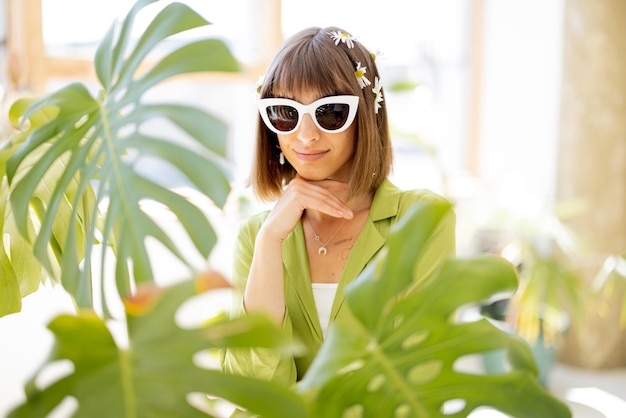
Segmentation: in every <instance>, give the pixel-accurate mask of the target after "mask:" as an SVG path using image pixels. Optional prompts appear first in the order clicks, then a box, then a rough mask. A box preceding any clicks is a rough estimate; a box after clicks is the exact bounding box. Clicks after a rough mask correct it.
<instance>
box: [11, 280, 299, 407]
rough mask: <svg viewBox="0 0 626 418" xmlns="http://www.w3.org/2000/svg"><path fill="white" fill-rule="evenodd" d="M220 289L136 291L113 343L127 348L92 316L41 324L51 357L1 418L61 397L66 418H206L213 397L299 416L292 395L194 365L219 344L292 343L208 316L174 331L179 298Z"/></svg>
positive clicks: (54, 403) (268, 326)
mask: <svg viewBox="0 0 626 418" xmlns="http://www.w3.org/2000/svg"><path fill="white" fill-rule="evenodd" d="M220 286H227V282H226V281H224V279H222V278H221V276H219V275H215V274H207V275H203V276H200V277H199V278H198V279H196V280H191V281H186V282H183V283H180V284H177V285H174V286H172V287H169V288H157V287H156V286H154V285H151V284H147V285H144V286H142V287H141V289H140V290H139V291H138V292H137V294H136V295H135V296H133V297H132V298H130V299H126V300H125V306H126V315H127V333H126V334H125V335H124V337H123V338H120V337H119V336H118V340H122V341H128V343H127V345H128V347H120V346H119V345H118V344H117V343H116V340H115V339H114V338H113V336H112V335H111V332H110V331H109V329H108V328H107V325H106V323H105V322H104V321H103V320H102V319H101V318H99V317H98V316H96V315H95V314H94V313H93V312H91V311H87V310H84V311H81V312H79V314H78V315H77V316H72V315H61V316H58V317H57V318H55V319H53V321H52V322H51V323H50V325H49V328H50V330H51V331H52V332H53V333H54V335H55V337H56V344H55V346H54V349H53V351H52V356H51V358H50V359H49V361H48V364H47V365H45V367H43V368H42V369H41V370H40V372H39V373H37V374H36V375H35V377H34V378H33V380H32V382H31V383H30V384H29V386H28V387H27V393H26V396H27V400H26V402H25V403H24V404H23V405H20V406H19V407H17V408H16V409H15V410H13V411H12V412H11V413H10V415H9V417H12V418H18V417H29V418H33V417H45V416H48V414H49V413H50V412H51V411H52V410H54V409H55V408H56V407H58V406H59V405H60V404H61V402H62V401H63V400H64V399H65V398H67V397H73V398H74V399H75V401H76V406H75V408H76V409H75V410H74V411H71V412H72V413H73V415H72V416H74V417H76V418H78V417H89V418H94V417H120V418H121V417H168V418H169V417H205V416H214V415H213V414H214V413H217V412H219V408H217V406H218V405H215V403H216V402H217V401H216V400H217V399H221V400H228V401H230V402H231V403H234V404H236V405H239V406H241V407H244V408H246V409H247V410H248V411H251V412H254V413H256V414H261V415H263V416H267V417H275V418H281V417H284V418H293V417H294V416H297V417H304V416H306V413H307V412H306V409H305V405H304V402H303V401H302V399H300V398H299V397H298V395H297V394H295V393H294V392H293V391H291V390H289V389H287V388H284V387H282V386H278V385H275V384H272V383H269V382H264V381H260V380H255V379H252V378H246V377H242V376H237V375H229V374H225V373H222V372H221V371H219V370H216V369H211V368H209V367H206V366H202V361H198V357H201V355H202V354H203V353H205V354H206V353H210V352H211V351H215V350H217V349H220V348H222V347H225V346H228V347H249V346H260V347H272V348H275V349H283V348H284V349H285V350H289V347H290V346H291V344H290V342H289V341H287V340H285V338H284V337H283V335H282V333H281V332H280V330H279V329H278V328H277V327H276V326H275V325H274V324H273V323H272V322H271V321H270V320H269V319H267V318H265V317H249V318H246V319H237V320H225V319H219V317H216V318H215V319H213V320H211V321H208V322H206V323H204V324H202V325H201V326H198V327H185V328H181V326H180V325H177V322H176V320H175V318H176V317H177V311H179V309H180V308H181V306H183V305H182V304H183V302H184V301H186V300H188V299H189V298H191V297H192V296H194V295H195V294H197V292H198V291H202V292H204V291H207V290H208V289H211V288H215V287H220ZM206 357H207V358H209V359H210V356H209V355H208V354H207V355H206ZM61 361H63V362H66V363H67V362H71V365H72V367H71V368H70V370H69V372H66V374H65V375H64V376H63V377H60V378H58V379H57V380H55V381H53V382H52V383H50V384H49V385H48V386H47V387H44V388H38V387H37V385H36V384H35V382H36V381H37V379H38V377H39V376H40V375H41V374H44V373H46V368H47V367H49V366H51V365H52V366H54V365H55V364H57V363H58V362H61ZM196 363H198V365H197V364H196ZM208 363H210V362H208ZM48 374H50V372H48ZM192 394H200V397H199V398H200V400H199V401H196V402H197V403H199V405H198V406H199V408H200V409H198V408H197V407H195V406H192V405H191V402H190V400H189V399H190V396H191V395H192ZM215 409H217V410H218V411H217V412H215V411H214V410H215ZM212 411H214V412H212ZM66 412H68V411H67V410H66Z"/></svg>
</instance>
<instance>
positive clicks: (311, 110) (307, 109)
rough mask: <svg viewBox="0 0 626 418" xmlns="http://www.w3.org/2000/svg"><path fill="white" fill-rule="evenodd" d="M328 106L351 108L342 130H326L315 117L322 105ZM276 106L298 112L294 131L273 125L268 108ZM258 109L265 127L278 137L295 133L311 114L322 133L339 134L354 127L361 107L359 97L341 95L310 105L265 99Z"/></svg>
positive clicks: (319, 100) (282, 99) (273, 98)
mask: <svg viewBox="0 0 626 418" xmlns="http://www.w3.org/2000/svg"><path fill="white" fill-rule="evenodd" d="M326 104H347V105H348V108H349V110H348V117H347V118H346V123H344V124H343V126H342V127H341V128H338V129H334V130H332V129H326V128H324V127H323V126H322V125H320V123H319V122H318V120H317V118H316V117H315V111H316V110H317V108H318V107H320V106H322V105H326ZM276 105H283V106H291V107H293V108H294V109H296V111H297V112H298V121H297V122H296V126H294V128H293V129H291V130H289V131H280V130H278V129H276V128H275V127H274V125H272V122H271V121H270V118H269V116H268V114H267V108H268V107H270V106H276ZM258 107H259V114H260V115H261V118H262V119H263V122H265V126H267V128H268V129H269V130H270V131H272V132H274V133H276V134H278V135H288V134H291V133H293V132H295V131H296V130H297V129H298V128H299V127H300V124H301V123H302V119H303V118H304V115H305V114H309V115H310V116H311V119H312V120H313V123H315V126H317V128H318V129H319V130H320V131H322V132H326V133H330V134H338V133H341V132H343V131H345V130H346V129H348V128H349V127H350V125H352V122H354V118H355V116H356V112H357V110H358V107H359V96H352V95H340V96H328V97H322V98H321V99H318V100H316V101H314V102H313V103H310V104H308V105H304V104H302V103H300V102H297V101H295V100H292V99H285V98H275V97H269V98H265V99H260V100H259V104H258Z"/></svg>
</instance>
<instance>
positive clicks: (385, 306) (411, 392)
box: [298, 204, 570, 418]
mask: <svg viewBox="0 0 626 418" xmlns="http://www.w3.org/2000/svg"><path fill="white" fill-rule="evenodd" d="M448 210H450V208H449V207H445V206H443V205H434V204H423V205H420V204H417V205H416V206H415V207H414V208H412V210H411V211H410V212H409V213H407V216H406V217H405V218H404V221H403V222H401V223H399V224H398V225H396V227H395V228H394V229H393V230H392V234H391V236H390V238H389V247H388V251H386V252H385V253H383V254H382V255H381V256H379V257H378V258H377V259H376V260H375V261H374V263H373V266H371V267H370V268H368V269H367V270H366V271H364V272H363V274H362V275H360V276H359V278H358V279H357V280H356V281H355V282H353V283H352V284H351V285H350V286H349V288H348V289H347V290H346V301H347V302H348V306H349V307H350V310H351V312H352V313H353V315H345V316H342V317H339V318H338V319H337V321H335V322H334V323H333V324H331V326H330V329H329V335H328V338H327V340H326V341H325V342H324V344H323V346H322V348H321V350H320V352H319V353H318V355H317V357H316V359H315V360H314V362H313V364H312V365H311V368H310V369H309V370H308V372H307V374H306V375H305V377H304V379H303V380H302V382H301V383H300V386H299V387H298V392H300V393H301V394H303V396H305V398H306V399H308V400H310V402H311V404H312V412H313V413H312V415H313V416H324V417H329V418H334V417H346V416H359V417H438V416H444V415H443V408H444V407H447V408H450V407H451V406H450V405H451V404H449V403H447V402H448V401H450V400H456V401H458V406H457V409H456V410H452V411H450V410H446V414H445V416H446V417H455V418H457V417H466V416H468V414H469V413H471V411H473V410H475V409H476V408H478V407H480V406H490V407H493V408H494V409H497V410H499V411H501V412H504V413H507V414H511V416H514V417H528V418H531V417H532V418H535V417H548V416H549V417H552V418H560V417H569V416H570V412H569V410H568V409H567V407H566V406H565V405H564V404H563V403H561V402H560V401H559V400H557V399H556V398H554V397H553V396H552V395H551V394H550V393H549V392H548V391H547V390H546V389H545V388H544V387H543V386H541V384H540V383H539V382H538V379H537V368H536V365H535V363H534V359H533V357H532V353H531V351H530V349H529V347H528V345H527V344H526V343H525V342H524V341H523V340H522V339H521V338H519V337H517V336H514V335H511V334H508V333H505V332H503V331H501V330H499V329H498V328H496V327H495V326H493V325H492V324H490V323H489V322H487V320H485V319H483V320H481V321H477V322H471V323H458V324H456V323H454V315H455V312H456V311H457V309H458V308H461V307H464V306H467V305H477V304H479V303H480V302H482V301H484V300H486V299H488V298H490V297H492V296H493V295H495V294H498V293H501V292H507V293H511V292H512V291H513V290H514V289H515V287H516V285H517V276H516V272H515V269H514V268H513V266H512V265H510V264H509V263H508V262H506V261H504V260H503V259H500V258H495V257H487V258H478V259H471V260H461V259H450V260H448V261H447V262H445V263H444V265H443V266H442V267H441V268H440V270H439V271H438V274H437V275H436V277H434V278H433V279H432V280H431V281H430V282H428V283H426V284H424V285H422V286H420V287H418V288H416V289H415V290H412V291H411V292H402V290H404V289H406V288H408V287H409V286H410V285H411V282H412V272H413V265H414V263H415V260H416V259H417V258H418V257H419V253H420V251H421V249H422V248H423V246H424V244H425V243H426V242H427V240H428V237H429V234H430V231H433V230H434V229H435V227H436V225H437V222H439V220H441V219H442V218H443V217H444V216H445V213H446V211H448ZM424 217H427V218H429V219H430V221H429V222H430V224H429V225H425V224H424V222H423V221H421V220H423V219H424ZM361 307H365V308H361ZM371 311H373V312H375V314H376V315H372V314H371ZM494 350H505V351H506V352H507V354H508V358H509V362H510V366H511V370H510V372H507V373H503V374H500V375H484V374H480V373H478V374H472V373H469V372H463V371H459V370H457V369H456V368H455V366H456V363H457V362H458V361H459V359H462V358H464V357H466V356H471V355H480V354H482V353H485V352H489V351H494Z"/></svg>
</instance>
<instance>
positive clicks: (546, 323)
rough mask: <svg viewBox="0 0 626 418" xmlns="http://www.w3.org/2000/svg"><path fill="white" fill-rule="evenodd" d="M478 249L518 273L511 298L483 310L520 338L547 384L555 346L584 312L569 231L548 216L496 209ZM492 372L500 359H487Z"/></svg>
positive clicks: (494, 355) (491, 356)
mask: <svg viewBox="0 0 626 418" xmlns="http://www.w3.org/2000/svg"><path fill="white" fill-rule="evenodd" d="M479 235H481V236H482V244H481V246H482V249H483V251H486V252H488V253H491V254H495V255H498V256H501V257H503V258H505V259H507V260H508V261H509V262H511V264H512V265H514V266H515V268H516V269H517V271H518V275H519V287H518V288H517V289H516V291H515V292H514V293H513V294H511V295H505V296H503V297H502V298H500V299H498V300H496V301H492V302H491V303H489V304H486V305H484V306H482V307H481V312H482V314H484V315H485V316H487V317H488V318H490V319H493V320H495V321H498V323H499V326H501V327H502V328H504V329H506V330H508V331H509V332H513V333H516V334H518V335H520V336H521V337H523V338H524V339H525V340H526V341H528V343H529V344H530V346H531V348H532V350H533V353H534V355H535V359H536V361H537V363H538V365H539V366H540V381H541V382H542V383H543V384H547V379H548V376H549V372H550V370H551V368H552V366H553V365H554V364H555V362H556V357H557V351H558V347H559V343H560V342H561V341H562V339H563V336H564V334H565V333H566V332H567V331H568V329H569V328H570V326H572V325H575V324H578V323H580V319H581V317H582V316H583V315H584V313H585V309H586V307H585V305H584V303H583V291H584V286H583V285H584V283H583V281H582V278H581V277H580V275H579V274H578V272H577V270H578V268H579V267H578V266H579V264H580V262H581V261H580V260H581V256H580V253H579V250H578V248H579V247H578V244H577V242H576V240H575V238H574V237H573V235H572V233H571V232H570V231H569V230H568V229H567V228H566V227H565V225H564V224H563V223H562V222H560V220H559V218H558V217H557V216H556V215H555V214H553V213H549V212H543V213H538V214H534V215H533V216H523V215H521V214H519V213H516V212H515V211H514V210H507V209H502V210H496V211H494V214H493V217H492V218H491V220H490V221H488V222H487V223H486V226H483V227H482V228H481V230H480V232H479ZM485 366H486V368H487V369H488V370H490V371H498V370H502V368H503V367H505V366H504V364H503V361H502V356H501V355H500V354H498V353H491V354H489V355H487V356H485Z"/></svg>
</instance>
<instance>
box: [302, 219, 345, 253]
mask: <svg viewBox="0 0 626 418" xmlns="http://www.w3.org/2000/svg"><path fill="white" fill-rule="evenodd" d="M308 221H309V226H310V227H311V230H312V231H313V233H314V234H315V241H317V242H320V243H321V244H322V245H321V246H320V247H319V248H318V249H317V254H318V255H326V253H327V252H328V250H327V249H326V246H327V245H328V243H329V242H331V241H332V240H333V239H334V238H335V237H336V236H337V234H338V233H339V231H341V228H343V226H344V225H345V224H346V222H348V220H347V219H344V220H343V222H342V223H341V225H339V228H337V230H336V231H335V233H334V234H333V236H332V237H330V239H329V240H328V241H326V242H321V239H320V236H319V235H318V234H317V232H315V228H313V222H311V220H310V219H309V220H308Z"/></svg>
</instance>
